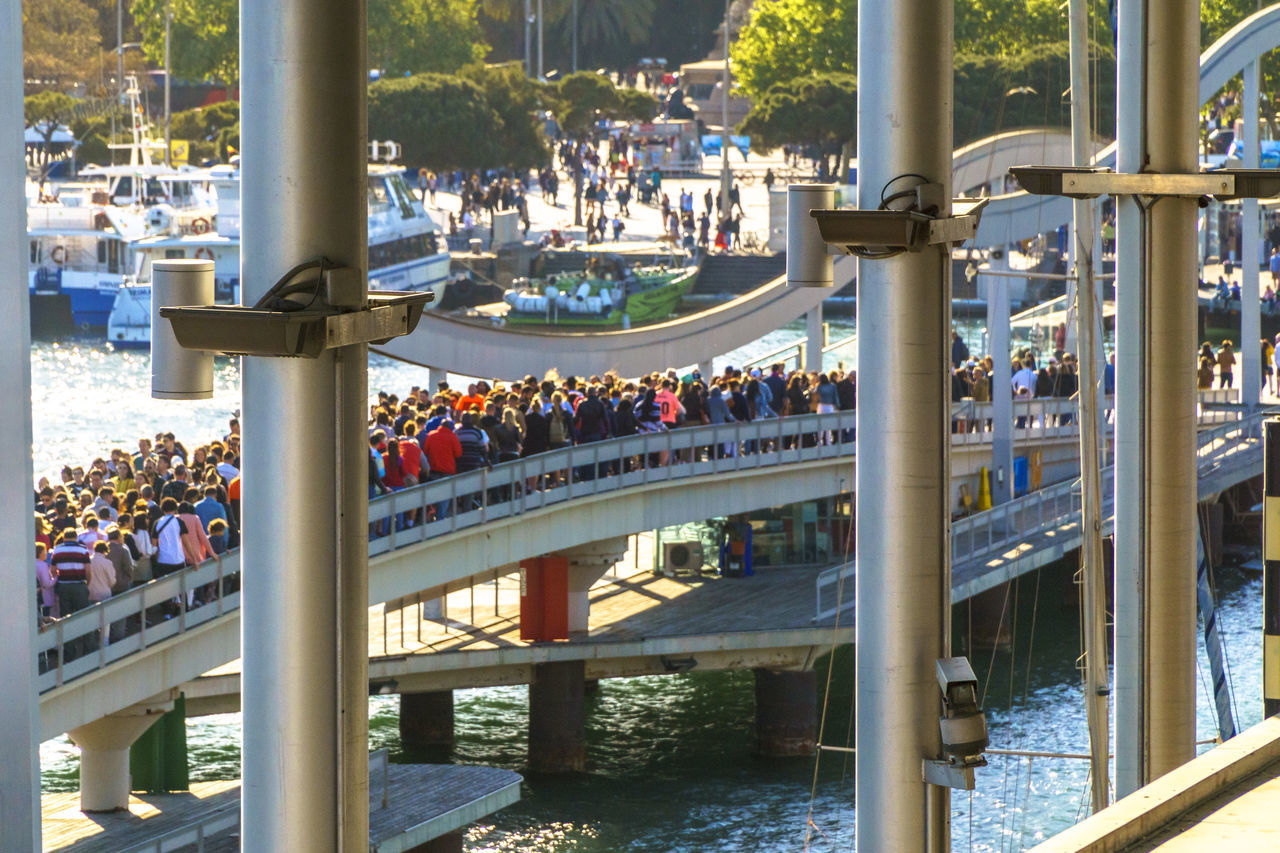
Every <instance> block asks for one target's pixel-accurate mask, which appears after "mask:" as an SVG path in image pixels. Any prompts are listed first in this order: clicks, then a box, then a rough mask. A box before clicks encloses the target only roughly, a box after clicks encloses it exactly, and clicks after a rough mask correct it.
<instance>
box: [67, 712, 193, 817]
mask: <svg viewBox="0 0 1280 853" xmlns="http://www.w3.org/2000/svg"><path fill="white" fill-rule="evenodd" d="M172 707H173V703H172V702H167V703H163V702H162V703H158V704H156V705H137V706H134V707H133V708H129V709H127V710H125V711H121V712H119V713H117V714H111V715H109V716H106V717H102V718H100V719H97V720H94V721H93V722H92V723H88V724H86V725H83V726H80V727H78V728H75V729H72V730H71V731H69V732H67V735H68V737H70V738H71V742H72V743H74V744H75V745H76V746H78V747H79V748H80V810H81V811H83V812H86V813H89V814H94V813H100V812H119V811H124V810H126V809H128V808H129V791H130V790H131V789H132V786H131V778H130V776H129V747H131V746H133V742H134V741H136V740H137V739H138V738H139V737H141V736H142V733H143V732H145V731H146V730H147V729H149V728H151V726H152V725H153V724H154V723H155V722H156V721H157V720H159V719H160V717H161V716H163V715H164V713H165V712H166V711H168V710H170V709H172Z"/></svg>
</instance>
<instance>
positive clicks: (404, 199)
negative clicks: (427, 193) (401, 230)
mask: <svg viewBox="0 0 1280 853" xmlns="http://www.w3.org/2000/svg"><path fill="white" fill-rule="evenodd" d="M387 181H388V183H389V184H390V185H391V192H392V194H393V195H394V196H395V197H396V204H398V205H399V206H400V216H401V218H403V219H412V218H413V217H414V215H415V212H414V209H413V191H412V190H410V189H409V185H408V184H406V183H405V182H404V176H403V175H392V176H391V177H390V178H388V179H387Z"/></svg>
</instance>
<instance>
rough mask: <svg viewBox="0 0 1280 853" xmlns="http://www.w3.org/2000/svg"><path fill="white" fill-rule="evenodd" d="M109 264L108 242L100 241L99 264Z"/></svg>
mask: <svg viewBox="0 0 1280 853" xmlns="http://www.w3.org/2000/svg"><path fill="white" fill-rule="evenodd" d="M106 262H107V241H106V240H99V241H98V263H100V264H105V263H106Z"/></svg>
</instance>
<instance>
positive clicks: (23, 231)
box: [0, 0, 41, 853]
mask: <svg viewBox="0 0 1280 853" xmlns="http://www.w3.org/2000/svg"><path fill="white" fill-rule="evenodd" d="M3 24H4V26H3V27H0V57H4V59H3V62H4V65H3V68H0V80H3V86H0V128H3V129H4V131H3V138H4V139H7V140H9V142H8V143H7V144H6V143H4V142H2V141H0V151H4V152H7V153H6V154H5V156H4V158H3V160H0V164H2V165H0V199H3V200H4V202H3V206H0V267H2V268H3V269H7V270H8V271H9V272H8V273H5V275H4V279H5V280H6V281H8V282H9V286H8V287H6V288H3V291H2V292H0V351H2V352H3V353H5V355H4V356H3V359H4V363H5V364H6V365H8V367H7V368H6V369H5V370H4V371H0V394H3V395H4V396H3V399H4V400H6V401H7V402H8V405H6V406H3V407H0V431H2V432H3V434H4V435H6V436H8V437H9V439H10V440H9V442H8V446H7V449H6V450H5V452H4V453H2V454H0V495H2V496H3V501H4V505H5V506H8V507H30V506H31V484H32V471H31V328H30V322H29V319H28V315H29V311H30V307H29V304H28V299H29V297H28V296H27V288H26V282H27V277H28V275H29V274H28V272H27V209H26V194H25V193H24V192H23V182H24V181H25V179H26V170H25V163H24V162H23V156H22V151H23V147H22V128H23V120H22V4H21V3H19V2H17V1H16V0H13V2H9V3H5V4H4V18H3ZM0 538H2V539H3V540H4V541H5V542H10V543H13V545H14V550H13V551H12V553H11V556H10V559H7V560H5V561H4V565H3V568H2V569H0V643H3V648H4V651H5V653H4V655H2V656H0V661H2V662H0V678H2V679H3V683H4V690H2V691H0V720H4V727H5V732H4V737H2V738H0V767H3V768H4V773H3V774H0V850H13V851H15V853H36V851H38V850H40V849H41V845H40V758H39V747H40V706H39V704H38V698H37V696H36V652H35V640H36V622H35V612H34V611H33V610H32V597H31V591H32V590H31V571H32V570H31V553H32V552H31V547H32V546H31V545H29V544H27V543H30V542H35V539H36V532H35V524H34V522H33V521H32V516H31V513H30V512H26V511H22V512H7V513H4V514H3V515H2V516H0Z"/></svg>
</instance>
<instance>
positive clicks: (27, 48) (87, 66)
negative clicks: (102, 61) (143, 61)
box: [22, 0, 102, 89]
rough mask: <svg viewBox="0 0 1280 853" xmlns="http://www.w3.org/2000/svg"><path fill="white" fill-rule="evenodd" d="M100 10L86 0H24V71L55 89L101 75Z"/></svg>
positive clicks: (25, 75)
mask: <svg viewBox="0 0 1280 853" xmlns="http://www.w3.org/2000/svg"><path fill="white" fill-rule="evenodd" d="M101 50H102V39H101V37H100V35H99V33H98V12H97V10H95V9H94V8H93V7H91V6H89V5H88V4H86V3H85V2H84V0H23V2H22V54H23V56H22V73H23V76H24V77H25V78H26V79H28V80H33V81H39V82H41V83H43V84H45V85H48V86H51V87H53V88H56V89H63V88H67V87H68V86H70V85H72V84H74V83H76V82H80V81H83V80H86V79H91V78H96V77H97V76H98V64H99V62H98V60H99V57H100V53H101Z"/></svg>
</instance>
